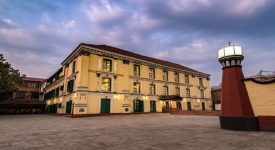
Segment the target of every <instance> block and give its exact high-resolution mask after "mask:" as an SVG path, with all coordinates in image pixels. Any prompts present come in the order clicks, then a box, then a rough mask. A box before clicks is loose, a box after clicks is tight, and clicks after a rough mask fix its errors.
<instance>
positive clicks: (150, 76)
mask: <svg viewBox="0 0 275 150" xmlns="http://www.w3.org/2000/svg"><path fill="white" fill-rule="evenodd" d="M149 78H150V79H155V69H154V68H149Z"/></svg>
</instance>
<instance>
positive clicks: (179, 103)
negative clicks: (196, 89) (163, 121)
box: [177, 102, 181, 110]
mask: <svg viewBox="0 0 275 150" xmlns="http://www.w3.org/2000/svg"><path fill="white" fill-rule="evenodd" d="M177 109H180V110H181V102H177Z"/></svg>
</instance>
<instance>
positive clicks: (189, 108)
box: [187, 102, 192, 111]
mask: <svg viewBox="0 0 275 150" xmlns="http://www.w3.org/2000/svg"><path fill="white" fill-rule="evenodd" d="M187 110H188V111H191V110H192V106H191V102H187Z"/></svg>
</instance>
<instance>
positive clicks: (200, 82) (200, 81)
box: [199, 78, 203, 86]
mask: <svg viewBox="0 0 275 150" xmlns="http://www.w3.org/2000/svg"><path fill="white" fill-rule="evenodd" d="M199 86H203V82H202V78H199Z"/></svg>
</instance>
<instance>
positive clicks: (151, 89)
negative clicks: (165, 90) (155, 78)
mask: <svg viewBox="0 0 275 150" xmlns="http://www.w3.org/2000/svg"><path fill="white" fill-rule="evenodd" d="M149 92H150V95H155V94H156V86H155V85H154V84H150V85H149Z"/></svg>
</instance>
